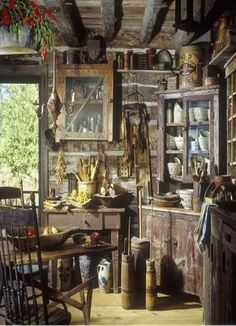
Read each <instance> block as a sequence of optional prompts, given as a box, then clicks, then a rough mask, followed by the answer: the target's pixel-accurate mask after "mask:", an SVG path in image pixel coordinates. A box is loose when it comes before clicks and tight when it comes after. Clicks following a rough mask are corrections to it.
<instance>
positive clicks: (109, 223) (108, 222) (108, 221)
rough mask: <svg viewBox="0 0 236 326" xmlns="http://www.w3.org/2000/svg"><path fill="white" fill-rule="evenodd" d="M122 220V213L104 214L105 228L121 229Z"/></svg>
mask: <svg viewBox="0 0 236 326" xmlns="http://www.w3.org/2000/svg"><path fill="white" fill-rule="evenodd" d="M120 227H121V220H120V214H112V213H111V214H105V215H104V229H107V230H109V229H120Z"/></svg>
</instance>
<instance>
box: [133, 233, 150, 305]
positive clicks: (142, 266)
mask: <svg viewBox="0 0 236 326" xmlns="http://www.w3.org/2000/svg"><path fill="white" fill-rule="evenodd" d="M131 251H132V253H133V255H134V272H135V280H136V281H135V294H136V295H135V302H136V307H145V292H146V260H147V259H148V258H149V255H150V242H149V240H148V239H145V238H137V237H133V238H132V240H131Z"/></svg>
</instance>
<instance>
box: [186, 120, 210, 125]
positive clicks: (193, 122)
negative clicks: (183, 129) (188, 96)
mask: <svg viewBox="0 0 236 326" xmlns="http://www.w3.org/2000/svg"><path fill="white" fill-rule="evenodd" d="M189 125H190V126H204V125H205V126H207V125H209V121H208V120H207V121H191V122H190V123H189Z"/></svg>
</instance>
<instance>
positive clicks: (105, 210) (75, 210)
mask: <svg viewBox="0 0 236 326" xmlns="http://www.w3.org/2000/svg"><path fill="white" fill-rule="evenodd" d="M43 212H44V213H53V214H67V213H86V212H87V213H124V212H125V208H107V207H105V206H100V207H98V208H88V209H85V208H71V209H67V210H63V209H58V208H44V210H43Z"/></svg>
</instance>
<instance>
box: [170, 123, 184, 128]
mask: <svg viewBox="0 0 236 326" xmlns="http://www.w3.org/2000/svg"><path fill="white" fill-rule="evenodd" d="M183 126H184V125H183V123H175V122H168V123H166V127H183Z"/></svg>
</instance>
